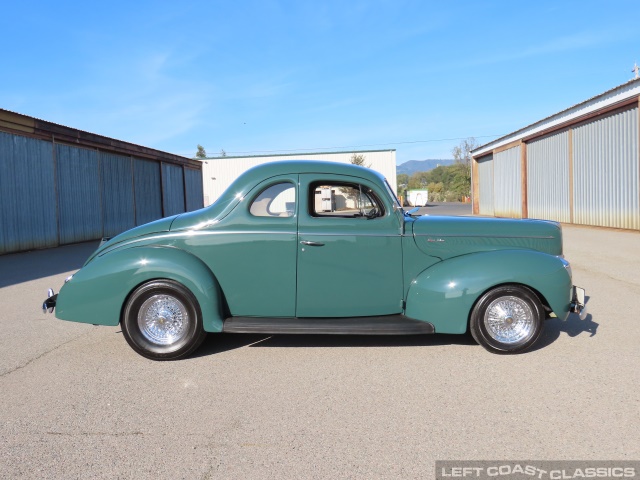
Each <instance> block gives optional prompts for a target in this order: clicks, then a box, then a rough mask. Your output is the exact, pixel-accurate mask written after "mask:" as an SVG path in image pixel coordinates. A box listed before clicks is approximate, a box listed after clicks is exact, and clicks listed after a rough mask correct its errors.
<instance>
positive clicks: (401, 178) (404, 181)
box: [396, 173, 409, 195]
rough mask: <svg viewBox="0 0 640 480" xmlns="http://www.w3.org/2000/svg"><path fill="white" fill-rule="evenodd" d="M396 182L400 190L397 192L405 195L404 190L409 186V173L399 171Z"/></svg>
mask: <svg viewBox="0 0 640 480" xmlns="http://www.w3.org/2000/svg"><path fill="white" fill-rule="evenodd" d="M396 183H397V184H398V190H397V191H396V193H397V194H398V195H404V191H405V190H406V189H407V187H408V186H409V175H407V174H406V173H399V174H398V175H397V177H396Z"/></svg>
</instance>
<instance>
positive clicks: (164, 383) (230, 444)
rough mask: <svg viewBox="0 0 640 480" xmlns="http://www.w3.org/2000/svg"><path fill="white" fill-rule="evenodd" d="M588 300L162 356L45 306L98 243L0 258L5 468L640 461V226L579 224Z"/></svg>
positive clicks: (301, 471)
mask: <svg viewBox="0 0 640 480" xmlns="http://www.w3.org/2000/svg"><path fill="white" fill-rule="evenodd" d="M564 233H565V255H566V257H567V259H569V260H570V261H571V262H572V265H573V273H574V282H575V283H576V284H577V285H580V286H583V287H585V288H586V290H587V295H588V296H589V297H590V298H589V311H590V315H589V316H588V317H587V319H586V320H584V321H581V320H579V319H578V317H577V316H576V315H571V316H570V317H569V319H568V320H567V321H566V322H560V321H558V320H550V321H548V322H547V324H546V327H545V332H544V335H543V338H542V339H541V341H540V342H539V344H538V345H537V346H536V348H535V349H534V350H533V351H530V352H528V353H525V354H521V355H517V356H500V355H492V354H490V353H488V352H486V351H485V350H483V349H482V348H481V347H479V346H477V345H475V344H474V342H473V340H472V339H471V338H470V337H468V336H453V335H440V336H438V335H434V336H419V337H331V336H310V335H309V336H284V335H280V336H271V337H269V336H257V335H244V336H243V335H235V336H234V335H229V334H227V335H220V334H219V335H209V337H208V339H207V340H206V343H205V344H204V345H203V347H202V348H201V349H200V350H198V352H197V353H196V355H195V356H193V357H191V358H189V359H186V360H182V361H177V362H163V363H158V362H152V361H149V360H146V359H144V358H142V357H140V356H138V355H137V354H135V353H134V352H133V351H132V350H131V349H130V348H129V347H128V345H127V343H126V342H125V340H124V338H123V337H122V334H121V332H120V329H119V328H117V327H94V326H91V325H85V324H75V323H70V322H64V321H59V320H55V319H54V318H53V316H51V315H48V316H44V315H43V314H42V313H41V310H40V305H41V303H42V300H43V299H44V297H45V292H46V289H47V288H48V287H54V288H55V289H56V290H58V288H59V286H60V285H61V284H62V282H63V281H64V278H65V277H66V276H67V275H69V274H70V273H72V272H73V271H75V270H76V269H77V268H79V266H80V265H81V264H82V263H83V261H84V260H85V259H86V258H87V256H88V255H89V254H90V253H91V251H92V250H93V249H94V248H95V247H96V246H97V244H96V243H88V244H80V245H74V246H67V247H61V248H56V249H51V250H45V251H37V252H30V253H24V254H16V255H6V256H2V257H0V272H2V273H1V275H0V304H2V305H3V307H4V314H3V315H2V316H1V318H0V328H1V330H2V332H3V335H1V336H0V352H2V354H1V355H0V406H1V408H0V458H1V459H2V460H1V461H0V478H11V479H14V478H28V479H33V478H65V479H67V478H109V479H113V478H136V479H145V478H149V479H164V478H167V479H178V478H188V479H193V478H200V479H207V478H224V479H226V478H233V479H235V478H238V479H244V478H265V479H266V478H269V479H272V478H363V479H365V478H366V479H370V478H427V479H429V478H433V477H434V463H435V460H438V459H440V460H447V459H492V460H495V459H503V460H523V459H536V460H545V459H547V460H552V459H576V460H580V459H616V460H623V459H625V460H638V459H640V440H639V436H638V431H640V391H639V388H638V384H639V383H640V382H639V380H640V354H639V350H638V345H639V344H640V328H639V327H638V316H637V311H636V308H637V300H638V297H639V294H640V278H639V275H638V271H640V255H639V254H638V252H639V251H640V233H637V232H625V231H616V230H608V229H596V228H582V227H576V226H565V227H564Z"/></svg>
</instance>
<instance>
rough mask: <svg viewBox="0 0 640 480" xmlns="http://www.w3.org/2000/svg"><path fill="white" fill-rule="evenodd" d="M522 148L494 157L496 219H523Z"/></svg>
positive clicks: (514, 148)
mask: <svg viewBox="0 0 640 480" xmlns="http://www.w3.org/2000/svg"><path fill="white" fill-rule="evenodd" d="M521 170H522V169H521V168H520V146H517V147H513V148H510V149H508V150H504V151H502V152H498V153H496V154H494V156H493V201H494V215H495V216H496V217H510V218H522V176H521V175H522V172H521Z"/></svg>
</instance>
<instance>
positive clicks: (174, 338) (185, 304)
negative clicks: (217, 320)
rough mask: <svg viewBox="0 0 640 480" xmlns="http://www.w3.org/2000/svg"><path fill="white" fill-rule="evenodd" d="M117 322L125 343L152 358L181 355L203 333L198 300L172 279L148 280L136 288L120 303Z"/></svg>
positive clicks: (172, 358)
mask: <svg viewBox="0 0 640 480" xmlns="http://www.w3.org/2000/svg"><path fill="white" fill-rule="evenodd" d="M120 324H121V325H122V333H123V335H124V338H125V339H126V340H127V342H128V343H129V345H131V347H132V348H133V349H134V350H135V351H136V352H138V353H139V354H140V355H142V356H144V357H147V358H150V359H152V360H176V359H178V358H182V357H185V356H187V355H189V354H190V353H191V352H193V351H194V350H195V349H196V348H198V346H199V345H200V344H201V343H202V341H203V340H204V338H205V336H206V332H205V331H204V328H203V325H202V311H201V310H200V305H199V304H198V300H197V299H196V297H195V296H194V295H193V293H191V291H190V290H189V289H187V288H186V287H185V286H184V285H182V284H180V283H178V282H176V281H173V280H164V279H162V280H161V279H158V280H151V281H149V282H147V283H145V284H142V285H140V286H139V287H138V288H136V289H135V290H134V291H133V292H132V293H131V295H130V296H129V299H128V300H127V302H126V304H125V306H124V309H123V312H122V317H121V319H120Z"/></svg>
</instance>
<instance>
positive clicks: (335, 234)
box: [298, 232, 407, 238]
mask: <svg viewBox="0 0 640 480" xmlns="http://www.w3.org/2000/svg"><path fill="white" fill-rule="evenodd" d="M298 235H315V236H319V237H398V238H400V237H403V236H407V235H401V234H399V233H393V234H388V233H358V232H354V233H317V232H298Z"/></svg>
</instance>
